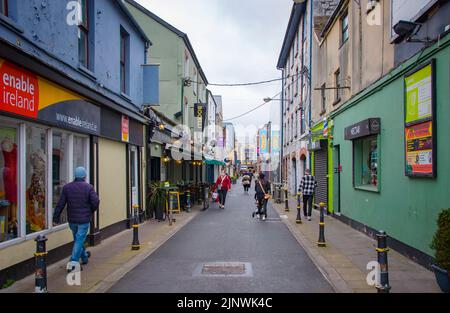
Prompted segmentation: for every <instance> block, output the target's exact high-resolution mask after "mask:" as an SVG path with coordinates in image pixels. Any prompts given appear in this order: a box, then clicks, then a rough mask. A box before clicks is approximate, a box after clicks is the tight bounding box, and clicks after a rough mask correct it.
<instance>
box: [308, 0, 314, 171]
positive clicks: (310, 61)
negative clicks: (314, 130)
mask: <svg viewBox="0 0 450 313" xmlns="http://www.w3.org/2000/svg"><path fill="white" fill-rule="evenodd" d="M309 4H310V12H309V14H310V17H309V20H310V24H309V71H308V72H309V112H308V115H309V117H308V119H309V123H308V124H309V132H310V136H309V143H310V144H311V142H312V136H311V124H312V123H311V118H312V112H311V111H312V53H313V42H312V40H313V36H312V29H313V14H314V11H313V10H314V7H313V1H312V0H310V1H309ZM311 167H312V161H311V156H309V169H310V170H311Z"/></svg>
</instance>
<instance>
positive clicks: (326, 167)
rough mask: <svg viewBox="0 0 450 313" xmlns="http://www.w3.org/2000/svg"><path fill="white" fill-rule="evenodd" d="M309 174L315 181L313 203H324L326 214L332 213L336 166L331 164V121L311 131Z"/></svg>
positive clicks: (325, 121) (316, 126) (320, 124)
mask: <svg viewBox="0 0 450 313" xmlns="http://www.w3.org/2000/svg"><path fill="white" fill-rule="evenodd" d="M308 150H309V152H310V153H311V167H310V168H311V172H312V174H313V175H314V177H315V178H316V180H317V189H316V193H315V198H314V203H316V204H319V203H321V202H323V203H325V204H326V205H327V208H328V212H330V213H332V212H334V202H333V190H334V188H333V187H334V186H333V175H331V173H332V172H333V170H334V168H337V167H338V166H337V165H335V164H334V163H333V121H332V120H328V119H325V120H324V121H322V122H320V123H318V124H316V125H315V126H314V127H313V128H312V131H311V143H310V144H309V146H308Z"/></svg>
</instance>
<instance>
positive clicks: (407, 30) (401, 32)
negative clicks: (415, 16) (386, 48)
mask: <svg viewBox="0 0 450 313" xmlns="http://www.w3.org/2000/svg"><path fill="white" fill-rule="evenodd" d="M421 28H422V24H420V23H415V22H410V21H404V20H401V21H399V22H398V23H397V24H395V25H394V27H393V29H394V32H395V33H396V34H397V35H398V36H399V38H398V39H397V40H396V42H401V41H403V40H405V41H406V42H420V43H425V44H432V43H435V42H436V40H433V39H429V38H425V39H419V38H413V37H414V36H416V35H417V34H418V33H419V31H420V29H421Z"/></svg>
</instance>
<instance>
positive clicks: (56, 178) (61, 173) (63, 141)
mask: <svg viewBox="0 0 450 313" xmlns="http://www.w3.org/2000/svg"><path fill="white" fill-rule="evenodd" d="M52 138H53V143H52V145H53V155H52V172H53V173H52V181H53V182H52V187H53V200H52V208H53V209H55V207H56V204H57V203H58V201H59V198H60V196H61V192H62V189H63V187H64V185H65V184H67V183H69V182H70V177H71V176H70V173H71V169H70V164H69V155H68V154H69V135H68V134H65V133H63V132H58V131H54V132H53V136H52ZM60 221H61V223H62V224H65V223H67V210H64V211H63V212H62V214H61V220H60Z"/></svg>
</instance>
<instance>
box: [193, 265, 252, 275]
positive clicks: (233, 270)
mask: <svg viewBox="0 0 450 313" xmlns="http://www.w3.org/2000/svg"><path fill="white" fill-rule="evenodd" d="M244 273H245V264H225V263H224V264H220V263H216V264H205V265H203V269H202V274H203V275H204V274H211V275H242V274H244Z"/></svg>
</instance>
